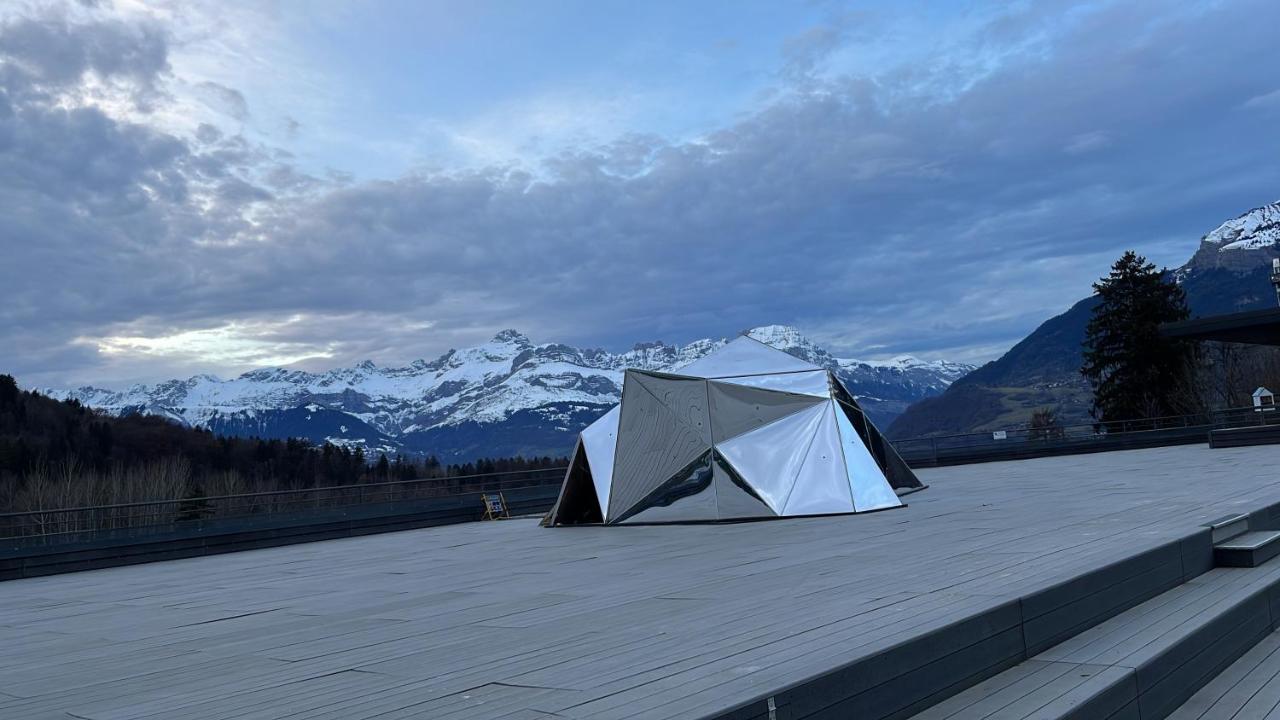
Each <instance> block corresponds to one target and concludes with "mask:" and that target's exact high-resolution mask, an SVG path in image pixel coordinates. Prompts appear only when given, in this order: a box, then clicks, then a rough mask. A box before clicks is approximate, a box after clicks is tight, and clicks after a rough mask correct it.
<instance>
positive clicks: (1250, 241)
mask: <svg viewBox="0 0 1280 720" xmlns="http://www.w3.org/2000/svg"><path fill="white" fill-rule="evenodd" d="M1200 242H1202V243H1208V244H1212V245H1217V246H1218V248H1219V249H1221V250H1260V249H1263V248H1268V247H1273V246H1275V245H1276V244H1277V243H1280V200H1278V201H1276V202H1273V203H1271V204H1269V205H1263V206H1262V207H1256V208H1254V209H1252V210H1250V211H1248V212H1245V213H1241V214H1240V215H1239V216H1237V217H1234V218H1232V219H1230V220H1228V221H1226V222H1224V223H1222V224H1221V225H1219V226H1218V227H1216V228H1214V229H1213V231H1211V232H1209V233H1208V234H1206V235H1205V236H1204V237H1203V238H1201V239H1200Z"/></svg>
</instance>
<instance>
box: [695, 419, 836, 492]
mask: <svg viewBox="0 0 1280 720" xmlns="http://www.w3.org/2000/svg"><path fill="white" fill-rule="evenodd" d="M826 412H827V406H826V404H825V403H819V404H817V405H812V406H810V407H808V408H805V409H804V410H801V411H800V412H796V413H792V414H791V415H788V416H786V417H784V418H782V419H781V420H777V421H775V422H772V423H769V424H768V425H765V426H764V427H762V428H759V429H758V430H753V431H751V432H749V433H747V434H745V435H739V436H738V437H736V438H733V439H732V440H728V441H726V442H723V443H720V444H719V445H717V446H716V449H717V450H719V451H720V453H721V454H722V455H724V457H725V459H726V460H728V461H729V464H731V465H733V468H734V469H735V470H737V471H738V474H739V475H741V476H742V478H743V479H744V480H746V481H747V482H748V483H750V484H751V486H752V487H754V488H755V489H756V492H757V493H758V494H759V495H760V497H762V498H764V500H765V502H767V503H768V504H769V507H771V508H773V510H774V512H776V513H778V514H779V515H781V514H783V512H784V508H785V507H786V504H787V498H788V497H789V496H790V495H791V489H792V487H793V486H794V485H795V480H796V475H797V474H799V472H800V468H801V466H802V465H803V464H804V459H805V453H806V452H807V450H808V448H809V445H810V443H812V442H813V437H814V433H816V432H817V431H818V428H819V427H820V426H821V424H822V416H823V415H824V414H825V413H826ZM851 509H852V508H848V507H846V508H845V512H848V511H849V510H851Z"/></svg>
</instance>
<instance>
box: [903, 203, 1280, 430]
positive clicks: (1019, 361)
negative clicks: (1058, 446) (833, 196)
mask: <svg viewBox="0 0 1280 720" xmlns="http://www.w3.org/2000/svg"><path fill="white" fill-rule="evenodd" d="M1277 257H1280V202H1274V203H1271V204H1269V205H1263V206H1262V207H1256V208H1254V209H1252V210H1249V211H1248V212H1245V213H1242V214H1241V215H1239V216H1237V217H1235V218H1232V219H1231V220H1228V221H1226V222H1224V223H1222V224H1221V225H1219V226H1218V227H1216V228H1214V229H1213V230H1211V231H1209V232H1208V233H1206V234H1205V235H1203V236H1202V237H1201V238H1200V245H1199V247H1198V249H1197V250H1196V252H1195V254H1194V255H1192V256H1191V259H1190V260H1188V261H1187V262H1186V263H1185V264H1183V265H1182V266H1181V267H1179V268H1177V269H1175V270H1173V271H1171V272H1172V275H1173V277H1174V279H1175V280H1177V282H1178V283H1179V284H1181V285H1182V288H1183V290H1184V291H1186V294H1187V304H1188V305H1189V306H1190V308H1191V314H1192V317H1206V316H1212V315H1221V314H1226V313H1235V312H1242V311H1246V310H1257V309H1261V308H1268V307H1275V302H1276V296H1275V291H1274V290H1273V288H1272V286H1271V261H1272V260H1273V259H1275V258H1277ZM1097 302H1098V300H1097V296H1096V295H1095V296H1090V297H1087V298H1085V299H1083V300H1080V301H1079V302H1077V303H1076V304H1075V305H1073V306H1072V307H1071V308H1070V309H1069V310H1067V311H1066V312H1064V313H1062V314H1060V315H1057V316H1055V317H1052V318H1049V319H1048V320H1047V321H1045V322H1044V323H1043V324H1042V325H1040V327H1038V328H1036V329H1035V331H1033V332H1032V333H1031V334H1030V335H1028V336H1027V337H1025V338H1023V339H1022V341H1021V342H1019V343H1018V344H1016V345H1014V346H1013V347H1012V348H1010V349H1009V351H1008V352H1007V353H1005V354H1004V355H1003V356H1002V357H1000V358H999V359H997V360H994V361H992V362H989V363H987V364H986V365H984V366H982V367H980V368H978V369H977V370H975V371H974V372H972V373H969V374H967V375H966V376H965V377H964V379H963V380H962V381H960V382H957V383H955V384H954V385H953V386H952V387H950V388H948V390H947V391H946V392H945V393H943V394H942V395H940V396H939V397H936V398H930V399H928V400H927V401H926V402H921V403H920V404H918V405H916V406H914V407H911V408H909V409H908V410H907V411H905V412H903V413H901V414H900V415H899V417H898V418H897V420H895V421H894V423H893V425H892V426H891V427H889V428H888V430H887V431H886V432H887V434H888V435H889V436H890V437H892V438H908V437H920V436H923V435H948V434H952V433H965V432H986V431H988V430H997V429H1005V428H1010V427H1017V426H1019V425H1023V424H1025V423H1026V422H1028V421H1029V419H1030V418H1031V415H1032V413H1034V412H1035V411H1036V410H1038V409H1040V408H1046V407H1047V408H1053V409H1054V410H1055V411H1056V412H1057V416H1058V419H1059V420H1060V421H1062V422H1063V423H1066V424H1072V423H1087V422H1089V421H1090V420H1091V416H1090V415H1089V403H1090V400H1091V398H1092V391H1091V390H1090V389H1089V383H1088V381H1087V380H1085V378H1084V377H1083V376H1082V375H1081V374H1080V365H1081V363H1082V362H1083V357H1082V355H1081V344H1082V343H1083V342H1084V336H1085V328H1086V326H1087V325H1088V323H1089V318H1090V316H1091V314H1092V312H1093V307H1094V306H1095V305H1096V303H1097Z"/></svg>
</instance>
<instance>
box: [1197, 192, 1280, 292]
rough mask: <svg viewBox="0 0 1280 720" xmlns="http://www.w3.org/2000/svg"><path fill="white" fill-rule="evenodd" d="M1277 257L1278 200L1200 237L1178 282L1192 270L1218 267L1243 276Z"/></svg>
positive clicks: (1279, 230) (1279, 250)
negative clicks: (1198, 244)
mask: <svg viewBox="0 0 1280 720" xmlns="http://www.w3.org/2000/svg"><path fill="white" fill-rule="evenodd" d="M1276 257H1280V201H1277V202H1273V203H1271V204H1270V205H1263V206H1262V207H1256V208H1254V209H1252V210H1250V211H1248V212H1246V213H1243V214H1241V215H1240V216H1239V217H1236V218H1232V219H1231V220H1228V221H1226V222H1224V223H1222V224H1221V225H1219V226H1218V227H1217V228H1215V229H1214V230H1212V231H1210V232H1209V233H1207V234H1205V236H1204V237H1202V238H1200V248H1199V249H1198V250H1197V251H1196V254H1195V255H1193V256H1192V257H1191V260H1190V261H1188V262H1187V264H1186V265H1184V266H1182V267H1181V268H1179V269H1178V271H1177V277H1178V278H1179V279H1180V280H1181V279H1182V278H1184V277H1186V276H1187V275H1188V274H1190V273H1191V272H1192V271H1203V270H1210V269H1213V268H1222V269H1224V270H1229V271H1231V272H1233V273H1243V272H1248V271H1250V270H1253V269H1254V268H1256V267H1259V266H1263V265H1266V266H1269V265H1270V264H1271V259H1272V258H1276Z"/></svg>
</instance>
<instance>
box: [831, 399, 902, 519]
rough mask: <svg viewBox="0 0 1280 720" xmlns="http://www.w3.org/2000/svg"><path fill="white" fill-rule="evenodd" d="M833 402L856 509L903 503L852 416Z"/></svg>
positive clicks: (886, 506) (869, 508) (832, 412)
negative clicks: (854, 424)
mask: <svg viewBox="0 0 1280 720" xmlns="http://www.w3.org/2000/svg"><path fill="white" fill-rule="evenodd" d="M830 405H831V414H832V416H833V417H834V418H835V419H836V427H837V428H838V429H839V431H840V449H841V451H842V452H843V453H844V467H845V471H846V472H847V473H848V478H849V489H850V492H851V493H852V494H853V509H854V510H855V511H857V512H866V511H868V510H883V509H885V508H891V507H898V506H899V505H901V504H902V501H901V500H899V499H898V494H897V493H895V492H894V491H893V487H891V486H890V485H889V481H888V480H887V479H885V476H884V471H883V470H881V469H880V465H879V463H877V462H876V459H875V458H874V457H872V456H871V452H870V451H869V450H867V446H866V445H865V444H864V443H863V442H862V436H860V435H859V434H858V433H857V432H855V431H854V429H853V425H852V424H850V422H849V418H848V416H846V415H845V413H844V412H843V410H842V409H841V408H840V407H838V406H837V404H836V402H835V401H834V400H832V401H831V402H830Z"/></svg>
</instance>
